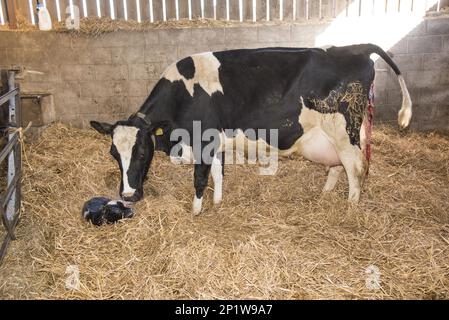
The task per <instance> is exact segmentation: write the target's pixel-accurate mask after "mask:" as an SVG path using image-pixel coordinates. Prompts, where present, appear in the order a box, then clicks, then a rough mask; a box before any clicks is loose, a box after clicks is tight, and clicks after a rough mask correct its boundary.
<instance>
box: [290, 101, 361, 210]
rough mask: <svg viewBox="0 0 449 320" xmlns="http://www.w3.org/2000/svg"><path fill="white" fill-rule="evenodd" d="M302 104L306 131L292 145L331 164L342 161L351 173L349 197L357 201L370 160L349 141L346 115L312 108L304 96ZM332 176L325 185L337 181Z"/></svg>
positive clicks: (301, 151)
mask: <svg viewBox="0 0 449 320" xmlns="http://www.w3.org/2000/svg"><path fill="white" fill-rule="evenodd" d="M301 104H302V109H301V114H300V115H299V119H298V121H299V123H300V124H301V126H302V127H303V129H304V134H303V135H302V136H301V137H300V138H299V139H298V141H296V143H295V144H294V146H293V147H292V148H295V147H296V150H298V151H299V152H300V153H301V154H302V155H303V156H304V157H305V158H307V159H309V160H311V161H313V162H318V163H322V164H325V165H328V166H338V165H341V164H342V165H343V167H344V169H345V170H346V174H347V176H348V182H349V195H348V199H349V200H350V201H352V202H358V200H359V197H360V188H361V185H362V183H363V179H364V177H365V172H366V168H367V163H366V159H365V157H364V155H363V153H362V150H361V149H360V148H359V147H358V146H356V145H352V144H351V142H350V139H349V135H348V133H347V131H346V120H345V118H344V116H343V115H342V114H341V113H320V112H318V111H316V110H312V109H309V108H307V106H306V105H305V104H304V101H303V99H302V98H301ZM334 173H336V172H334ZM332 180H333V177H330V181H329V185H327V187H326V186H325V188H329V187H330V186H331V184H333V183H334V181H332ZM335 182H336V179H335Z"/></svg>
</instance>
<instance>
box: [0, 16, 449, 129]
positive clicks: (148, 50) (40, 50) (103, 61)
mask: <svg viewBox="0 0 449 320" xmlns="http://www.w3.org/2000/svg"><path fill="white" fill-rule="evenodd" d="M328 26H329V22H319V21H314V22H310V23H307V24H284V25H276V26H261V25H259V26H257V25H254V26H248V25H245V26H236V27H220V28H189V29H158V30H156V29H155V30H148V31H145V32H116V33H110V34H105V35H102V36H100V37H97V38H90V37H86V36H78V37H74V36H70V35H68V34H63V33H57V32H39V31H33V32H10V31H0V68H1V67H10V66H12V65H16V66H17V65H19V66H23V67H25V68H26V69H30V70H36V71H41V72H43V73H44V74H42V75H39V74H28V75H26V76H25V79H24V80H22V81H21V87H22V90H23V91H24V92H27V93H51V94H52V96H53V103H54V109H55V117H56V120H60V121H62V122H66V123H71V124H72V125H74V126H79V127H86V126H88V122H89V120H93V119H95V120H101V121H116V120H119V119H123V118H125V117H127V116H128V115H130V114H131V113H132V112H135V111H136V110H137V109H138V108H139V107H140V105H141V104H142V103H143V102H144V100H145V99H146V97H147V96H148V95H149V93H150V91H151V89H152V88H153V86H154V85H155V83H156V82H157V81H158V79H159V77H160V74H161V73H162V72H163V70H164V69H165V68H166V67H167V66H168V65H169V64H170V63H173V62H175V61H176V60H177V59H179V58H182V57H185V56H187V55H190V54H193V53H197V52H202V51H218V50H226V49H235V48H258V47H267V46H286V47H310V46H314V45H315V40H316V37H317V36H318V35H319V34H321V33H322V32H323V31H324V30H326V28H327V27H328ZM348 37H350V35H348ZM368 41H369V40H368ZM386 49H389V50H390V51H391V52H392V53H393V54H394V58H393V59H394V60H395V61H396V62H397V64H398V65H399V68H400V69H401V70H402V72H403V73H404V75H405V79H406V82H407V84H408V87H409V90H410V93H411V96H412V99H413V102H414V110H415V113H414V118H413V123H412V127H413V128H414V129H418V130H427V129H433V128H443V127H444V128H447V127H448V123H449V122H448V121H449V89H448V88H449V18H448V17H440V18H433V19H427V20H424V21H423V22H422V23H421V24H419V25H418V26H417V27H416V28H414V29H413V30H411V31H410V33H409V34H408V35H406V36H405V37H404V38H403V39H401V40H400V41H398V42H397V43H396V44H395V45H394V46H392V47H391V48H386ZM376 72H377V74H376V80H375V88H376V101H375V102H376V119H377V120H378V121H387V122H396V119H397V112H398V110H399V107H400V103H401V95H400V88H399V85H398V82H397V79H396V77H395V76H394V73H393V72H392V71H391V70H390V69H389V68H388V67H387V66H386V65H385V63H383V62H381V61H378V62H376Z"/></svg>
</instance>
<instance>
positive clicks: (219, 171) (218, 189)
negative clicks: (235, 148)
mask: <svg viewBox="0 0 449 320" xmlns="http://www.w3.org/2000/svg"><path fill="white" fill-rule="evenodd" d="M223 162H224V153H223V152H220V153H217V154H215V155H214V158H213V160H212V168H211V174H212V180H214V203H215V204H219V203H220V202H221V199H222V198H223V171H224V170H223V168H224V163H223Z"/></svg>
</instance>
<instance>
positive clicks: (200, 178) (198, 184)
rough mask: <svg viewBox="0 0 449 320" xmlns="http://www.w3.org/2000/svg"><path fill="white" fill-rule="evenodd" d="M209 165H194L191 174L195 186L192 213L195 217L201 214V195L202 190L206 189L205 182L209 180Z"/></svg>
mask: <svg viewBox="0 0 449 320" xmlns="http://www.w3.org/2000/svg"><path fill="white" fill-rule="evenodd" d="M210 169H211V165H209V164H204V163H201V164H195V169H194V172H193V179H194V182H193V184H194V186H195V197H194V198H193V204H192V211H193V214H195V215H197V214H200V212H201V206H202V204H203V193H204V189H206V187H207V180H208V179H209V172H210Z"/></svg>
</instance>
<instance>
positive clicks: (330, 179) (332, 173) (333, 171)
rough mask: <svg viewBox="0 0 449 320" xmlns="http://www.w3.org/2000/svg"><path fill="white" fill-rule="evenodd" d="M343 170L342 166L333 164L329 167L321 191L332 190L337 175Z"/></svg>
mask: <svg viewBox="0 0 449 320" xmlns="http://www.w3.org/2000/svg"><path fill="white" fill-rule="evenodd" d="M342 171H343V166H335V167H330V168H329V173H328V175H327V181H326V184H325V185H324V188H323V192H327V191H332V190H334V188H335V185H336V184H337V181H338V177H339V176H340V173H341V172H342Z"/></svg>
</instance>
